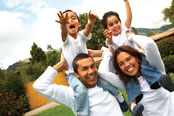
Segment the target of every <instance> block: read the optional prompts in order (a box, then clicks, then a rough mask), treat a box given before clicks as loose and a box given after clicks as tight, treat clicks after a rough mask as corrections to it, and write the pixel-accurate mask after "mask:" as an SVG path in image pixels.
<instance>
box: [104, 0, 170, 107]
mask: <svg viewBox="0 0 174 116" xmlns="http://www.w3.org/2000/svg"><path fill="white" fill-rule="evenodd" d="M124 2H125V6H126V11H127V18H126V21H125V23H124V24H122V23H121V20H120V18H119V15H118V13H116V12H113V11H109V12H107V13H105V14H104V16H103V19H102V24H103V26H104V28H105V31H104V36H105V37H106V45H107V46H111V47H112V48H113V49H114V50H116V49H117V48H118V47H119V46H122V45H128V46H131V47H133V48H135V49H137V50H139V51H140V52H145V53H144V54H145V55H146V57H147V60H148V61H149V63H150V64H151V65H153V66H155V67H156V68H157V69H159V70H160V71H161V72H162V73H163V74H166V73H165V67H164V64H163V61H162V59H161V56H160V53H159V50H158V47H157V45H156V44H155V42H154V41H153V40H152V39H150V38H148V37H145V36H140V35H134V34H133V33H131V32H130V31H129V28H130V25H131V21H132V12H131V7H130V4H129V2H128V0H124ZM139 46H140V47H141V48H143V50H142V49H139ZM110 67H112V66H110ZM110 69H111V68H110ZM111 71H113V70H111ZM143 72H144V71H143ZM143 72H142V73H143ZM164 80H169V81H170V78H168V77H167V78H161V80H159V82H161V84H163V85H162V86H163V87H164V86H166V84H168V83H164ZM167 88H169V87H167ZM170 89H171V88H170ZM134 106H135V105H134ZM140 108H141V107H140ZM141 109H142V108H141ZM137 110H138V109H137Z"/></svg>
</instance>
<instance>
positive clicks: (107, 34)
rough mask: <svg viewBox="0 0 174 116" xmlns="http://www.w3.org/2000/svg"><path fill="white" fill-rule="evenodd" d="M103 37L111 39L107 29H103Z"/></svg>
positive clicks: (110, 33)
mask: <svg viewBox="0 0 174 116" xmlns="http://www.w3.org/2000/svg"><path fill="white" fill-rule="evenodd" d="M103 35H104V36H105V37H106V38H108V39H112V32H111V31H109V30H108V29H105V31H104V32H103Z"/></svg>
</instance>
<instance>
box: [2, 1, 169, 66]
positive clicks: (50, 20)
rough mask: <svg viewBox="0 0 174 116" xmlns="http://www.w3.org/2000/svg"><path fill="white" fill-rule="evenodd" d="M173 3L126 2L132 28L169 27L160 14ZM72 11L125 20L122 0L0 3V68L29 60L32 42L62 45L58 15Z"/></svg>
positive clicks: (44, 47) (41, 45) (44, 44)
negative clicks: (109, 13) (110, 13)
mask: <svg viewBox="0 0 174 116" xmlns="http://www.w3.org/2000/svg"><path fill="white" fill-rule="evenodd" d="M171 2H172V0H129V3H130V5H131V9H132V13H133V19H132V25H131V26H132V27H136V28H138V27H142V28H159V27H161V26H162V25H165V24H170V22H168V21H163V17H164V15H163V14H162V13H161V12H162V10H163V9H164V8H168V7H170V5H171ZM66 9H71V10H73V11H75V12H77V14H82V13H88V12H89V11H90V10H91V11H92V12H93V13H95V14H97V15H98V17H99V18H100V19H101V18H102V16H103V14H104V13H105V12H107V11H116V12H118V13H119V15H120V17H121V20H122V22H123V21H124V20H125V18H126V10H125V4H124V1H123V0H0V68H2V69H7V68H8V66H9V65H12V64H14V63H15V62H17V61H20V60H23V59H26V58H29V57H31V56H30V50H31V46H32V45H33V42H35V43H36V44H37V45H38V47H41V48H42V50H44V51H46V50H47V45H51V46H52V47H53V48H55V49H58V48H60V47H61V46H62V42H61V38H60V25H59V24H58V23H56V22H55V20H58V19H59V18H58V16H57V12H59V11H64V10H66Z"/></svg>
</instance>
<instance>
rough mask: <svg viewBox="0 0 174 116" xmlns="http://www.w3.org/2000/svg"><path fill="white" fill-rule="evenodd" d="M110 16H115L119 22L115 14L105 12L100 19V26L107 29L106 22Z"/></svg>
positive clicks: (117, 15)
mask: <svg viewBox="0 0 174 116" xmlns="http://www.w3.org/2000/svg"><path fill="white" fill-rule="evenodd" d="M110 16H116V17H117V18H118V20H119V21H120V22H121V20H120V17H119V14H118V13H117V12H113V11H109V12H106V13H105V14H104V15H103V18H102V25H103V27H104V28H105V29H107V20H108V18H109V17H110Z"/></svg>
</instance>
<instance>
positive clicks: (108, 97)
mask: <svg viewBox="0 0 174 116" xmlns="http://www.w3.org/2000/svg"><path fill="white" fill-rule="evenodd" d="M56 75H57V71H56V70H54V69H53V68H52V67H48V68H47V69H46V71H45V72H44V73H43V74H42V75H41V76H40V77H39V78H38V79H37V80H36V81H35V83H34V84H33V88H34V89H35V91H37V92H38V93H39V94H41V95H43V96H45V97H46V98H48V99H50V100H51V101H54V102H57V103H60V104H64V105H66V106H68V107H70V108H71V109H72V110H73V106H74V91H73V89H72V87H70V86H69V87H67V86H64V85H57V84H52V81H53V80H54V78H55V77H56ZM88 97H89V107H90V116H123V113H122V111H121V109H120V106H119V104H118V101H117V100H116V98H115V97H114V96H113V95H112V94H110V93H109V92H108V91H104V90H103V88H100V87H98V86H96V87H94V88H91V89H88Z"/></svg>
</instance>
